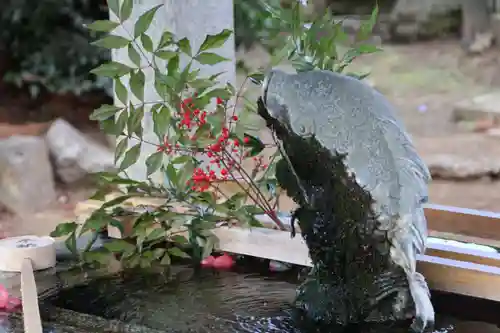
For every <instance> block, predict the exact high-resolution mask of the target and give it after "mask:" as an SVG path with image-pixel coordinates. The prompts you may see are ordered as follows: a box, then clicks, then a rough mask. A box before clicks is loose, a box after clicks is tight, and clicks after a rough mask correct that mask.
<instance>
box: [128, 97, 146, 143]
mask: <svg viewBox="0 0 500 333" xmlns="http://www.w3.org/2000/svg"><path fill="white" fill-rule="evenodd" d="M143 118H144V107H143V106H142V105H141V106H140V107H138V108H134V107H133V106H132V104H130V106H129V117H128V121H127V132H128V135H129V137H130V136H131V135H132V134H134V133H135V134H137V136H139V138H142V119H143Z"/></svg>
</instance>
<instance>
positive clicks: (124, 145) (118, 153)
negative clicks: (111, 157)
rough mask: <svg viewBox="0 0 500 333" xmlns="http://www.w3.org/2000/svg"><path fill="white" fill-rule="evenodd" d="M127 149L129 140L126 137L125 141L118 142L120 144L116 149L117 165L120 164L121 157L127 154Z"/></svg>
mask: <svg viewBox="0 0 500 333" xmlns="http://www.w3.org/2000/svg"><path fill="white" fill-rule="evenodd" d="M127 147H128V138H127V137H124V138H123V139H121V140H120V141H118V143H117V144H116V148H115V164H116V162H118V160H119V159H120V157H122V155H123V154H124V153H125V151H126V150H127Z"/></svg>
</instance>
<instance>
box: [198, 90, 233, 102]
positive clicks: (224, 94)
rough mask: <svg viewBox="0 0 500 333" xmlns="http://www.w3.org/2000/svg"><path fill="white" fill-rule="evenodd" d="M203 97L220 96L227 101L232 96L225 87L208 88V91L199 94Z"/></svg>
mask: <svg viewBox="0 0 500 333" xmlns="http://www.w3.org/2000/svg"><path fill="white" fill-rule="evenodd" d="M203 97H208V98H210V99H212V98H217V97H219V98H222V99H223V100H225V101H227V100H229V99H230V98H231V97H232V95H231V93H230V92H229V91H228V90H227V89H224V88H215V89H212V90H209V91H207V92H205V93H203V94H202V95H200V98H203Z"/></svg>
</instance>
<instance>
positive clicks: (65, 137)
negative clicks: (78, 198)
mask: <svg viewBox="0 0 500 333" xmlns="http://www.w3.org/2000/svg"><path fill="white" fill-rule="evenodd" d="M45 140H46V141H47V145H48V147H49V150H50V154H51V155H52V157H53V159H54V164H55V168H56V172H57V175H58V176H59V177H60V178H61V179H62V180H63V181H64V182H66V183H72V182H75V181H77V180H80V179H82V178H84V177H85V176H86V175H87V174H89V173H94V172H101V171H106V170H110V169H113V167H114V154H113V152H112V151H110V150H109V149H107V148H106V147H103V146H101V145H99V144H98V143H96V142H94V141H92V140H91V139H89V138H87V137H85V136H84V135H83V134H82V133H80V132H79V131H78V130H77V129H76V128H74V127H73V126H71V125H70V124H69V123H68V122H66V121H65V120H62V119H58V120H56V121H54V122H53V123H52V125H51V126H50V128H49V130H48V131H47V134H46V136H45Z"/></svg>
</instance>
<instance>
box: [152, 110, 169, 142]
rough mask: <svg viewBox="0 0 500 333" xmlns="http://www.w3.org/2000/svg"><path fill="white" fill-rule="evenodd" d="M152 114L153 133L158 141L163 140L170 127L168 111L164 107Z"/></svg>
mask: <svg viewBox="0 0 500 333" xmlns="http://www.w3.org/2000/svg"><path fill="white" fill-rule="evenodd" d="M152 113H153V131H154V132H155V133H156V135H157V136H158V138H159V139H160V140H163V138H164V136H165V134H166V133H167V131H168V129H169V127H170V119H171V116H170V110H169V109H168V108H167V107H166V106H162V107H160V109H159V110H158V111H156V112H155V111H152Z"/></svg>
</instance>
